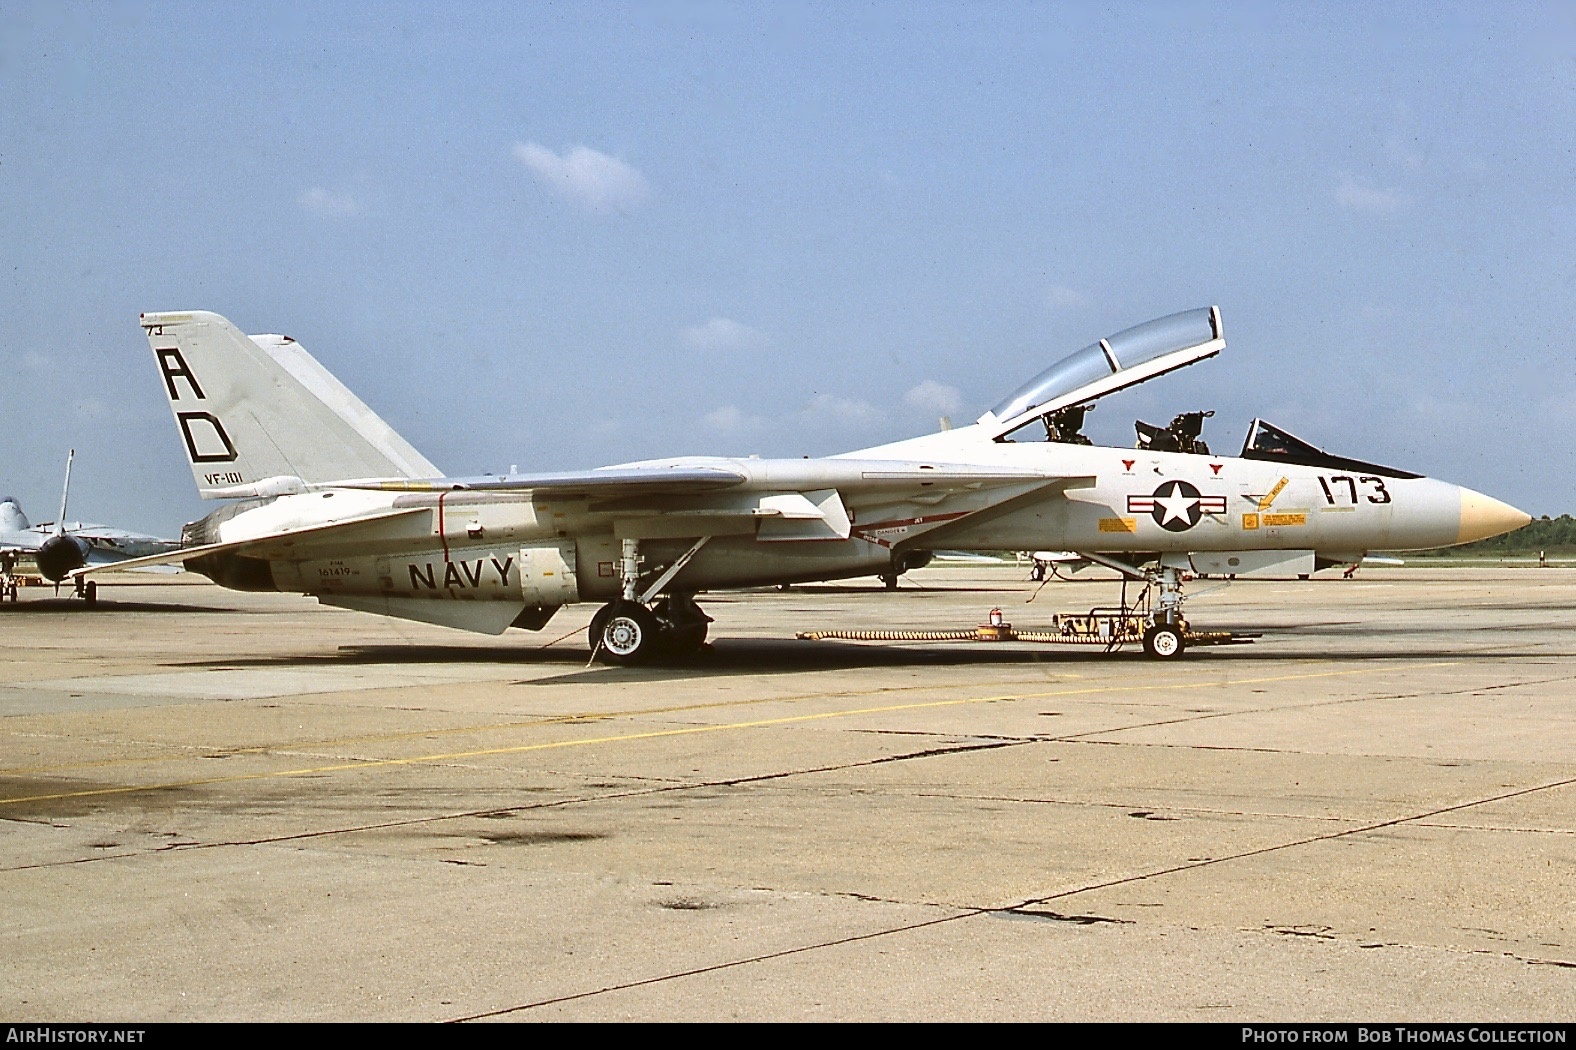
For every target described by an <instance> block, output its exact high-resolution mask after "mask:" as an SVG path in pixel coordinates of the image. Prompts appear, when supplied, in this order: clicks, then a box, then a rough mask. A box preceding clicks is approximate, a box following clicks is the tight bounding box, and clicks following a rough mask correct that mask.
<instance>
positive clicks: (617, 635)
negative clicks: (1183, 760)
mask: <svg viewBox="0 0 1576 1050" xmlns="http://www.w3.org/2000/svg"><path fill="white" fill-rule="evenodd" d="M142 327H143V328H144V330H145V331H146V332H147V336H148V340H149V344H150V346H151V347H152V350H153V357H154V361H155V363H156V364H157V366H158V371H159V378H160V382H161V384H162V385H163V387H164V390H165V393H166V394H167V396H168V397H169V401H170V407H171V410H172V411H173V413H174V418H175V424H176V429H177V432H178V434H179V436H180V440H181V444H182V447H183V449H184V451H185V453H186V456H187V459H188V460H189V461H190V463H191V468H192V474H193V476H194V477H195V479H196V482H197V487H198V489H199V490H200V491H201V494H202V495H203V497H204V498H208V499H217V500H224V501H226V505H225V506H223V507H221V508H220V509H219V510H216V511H214V512H213V513H212V514H209V515H208V516H207V517H205V518H203V519H202V520H200V521H197V522H194V523H192V524H190V525H188V526H187V527H186V529H185V530H184V533H183V537H182V540H183V547H182V549H180V550H179V551H177V552H174V553H173V554H170V555H166V556H164V557H163V558H162V559H160V558H154V559H148V560H149V561H155V560H164V561H180V562H184V563H185V565H186V567H187V568H188V569H191V570H195V571H197V572H200V573H203V574H205V575H207V576H209V577H211V578H212V579H213V580H215V581H216V582H218V583H220V584H222V585H224V586H226V587H232V588H237V589H241V590H260V591H294V592H301V593H304V594H309V595H312V596H314V597H316V598H317V599H318V600H319V601H321V602H323V603H324V604H327V605H333V606H338V607H341V608H346V609H355V610H360V611H362V612H369V613H381V614H383V615H386V616H397V617H404V618H407V619H411V620H420V621H424V622H427V623H434V624H442V625H444V626H448V627H455V628H461V629H465V630H471V631H480V632H486V633H491V634H499V633H502V632H503V631H504V630H505V629H507V628H509V627H523V628H528V629H531V630H538V629H540V628H542V627H543V626H544V625H545V624H546V623H547V622H548V620H549V618H551V617H552V615H553V614H554V613H555V612H556V611H557V610H558V609H559V608H560V607H562V606H564V605H567V604H569V603H571V602H602V603H605V604H603V606H602V608H601V609H600V610H599V611H598V612H597V613H596V615H595V617H594V618H593V619H592V621H591V626H590V644H591V648H592V650H593V652H594V653H595V654H597V655H599V656H600V657H601V658H603V659H605V660H608V661H611V662H614V663H638V662H641V661H645V660H648V659H651V658H653V657H656V656H664V655H680V654H683V653H685V652H690V651H694V650H697V649H699V648H700V647H701V646H702V645H703V644H704V641H705V638H706V633H707V624H708V622H709V617H707V616H706V615H705V614H704V613H703V612H702V611H701V609H700V607H699V606H698V605H697V604H696V602H695V596H696V595H698V594H701V593H703V592H708V591H717V590H724V589H729V588H748V587H762V586H771V585H781V584H791V583H800V582H808V581H815V580H829V579H838V578H848V577H858V576H876V575H880V576H886V577H888V578H890V577H892V576H894V575H896V574H898V573H901V572H903V571H906V570H907V569H909V568H912V567H915V566H918V565H922V564H924V563H925V562H926V561H927V560H928V558H929V556H930V553H929V552H931V551H935V550H948V551H1000V550H1036V549H1041V548H1046V549H1053V550H1066V551H1071V552H1076V553H1077V554H1078V555H1080V556H1082V557H1085V558H1087V559H1089V560H1091V561H1095V562H1098V563H1100V564H1105V565H1109V566H1111V567H1113V568H1116V569H1118V571H1122V572H1124V573H1125V574H1127V575H1128V576H1131V577H1141V578H1143V579H1144V580H1145V581H1147V583H1148V584H1149V591H1151V592H1153V594H1154V595H1155V598H1154V599H1153V601H1152V603H1151V604H1149V605H1148V606H1147V607H1146V612H1145V617H1146V623H1145V627H1146V629H1145V630H1144V648H1145V650H1146V652H1148V653H1149V655H1151V656H1154V657H1160V658H1169V657H1173V656H1176V655H1178V654H1180V653H1181V652H1182V650H1183V648H1184V647H1185V645H1186V644H1187V638H1188V631H1187V622H1186V620H1185V619H1184V617H1183V612H1182V605H1183V600H1184V597H1185V596H1184V593H1183V584H1184V582H1185V581H1186V579H1188V578H1189V577H1190V576H1192V575H1195V574H1217V573H1218V574H1228V573H1229V574H1234V575H1252V574H1254V573H1255V572H1267V571H1275V572H1279V573H1285V574H1291V573H1296V574H1298V575H1304V574H1306V573H1309V572H1312V571H1313V570H1314V569H1315V568H1316V567H1319V566H1322V565H1328V564H1340V563H1345V564H1355V563H1356V562H1357V561H1358V560H1360V559H1361V558H1362V557H1363V555H1364V554H1365V553H1367V552H1370V551H1398V550H1416V549H1423V548H1433V547H1441V546H1448V545H1451V544H1457V543H1466V542H1469V541H1471V540H1476V539H1481V538H1484V537H1488V536H1494V535H1498V534H1499V533H1502V532H1507V531H1509V530H1511V529H1514V528H1517V527H1519V526H1520V525H1522V524H1525V523H1526V522H1527V520H1528V516H1527V515H1526V514H1524V513H1522V512H1521V511H1519V510H1517V509H1515V508H1514V507H1511V506H1508V505H1507V504H1504V503H1501V502H1500V501H1498V500H1495V499H1492V498H1490V497H1488V496H1484V495H1481V494H1479V493H1477V492H1473V491H1471V490H1470V489H1465V488H1460V487H1458V486H1456V485H1451V484H1449V483H1447V482H1443V481H1436V480H1434V479H1431V478H1425V477H1421V476H1419V475H1417V474H1414V473H1410V472H1408V471H1404V470H1395V469H1392V468H1389V467H1382V466H1378V465H1376V464H1373V463H1365V462H1362V461H1360V460H1356V459H1349V458H1345V457H1341V456H1334V455H1329V454H1326V453H1324V452H1322V451H1320V450H1319V449H1317V448H1315V447H1314V446H1312V445H1310V444H1308V443H1306V442H1304V441H1301V440H1299V439H1297V438H1295V437H1293V436H1292V435H1290V434H1288V433H1287V432H1286V431H1284V430H1282V429H1280V428H1277V427H1274V426H1272V425H1270V424H1268V423H1266V422H1264V421H1262V420H1255V421H1254V423H1253V426H1252V428H1251V430H1250V432H1249V434H1248V438H1247V441H1246V443H1245V445H1244V447H1243V449H1242V451H1241V453H1240V454H1239V455H1237V456H1217V455H1212V454H1209V452H1208V450H1207V447H1205V446H1204V445H1203V444H1202V442H1200V441H1198V440H1197V436H1198V429H1197V426H1196V425H1193V424H1194V423H1196V422H1197V420H1189V419H1188V418H1187V417H1181V418H1180V419H1179V421H1178V423H1179V425H1178V426H1175V427H1172V428H1165V429H1162V428H1158V427H1149V428H1148V429H1147V431H1146V430H1145V428H1144V427H1143V426H1141V427H1140V428H1139V430H1140V442H1139V444H1140V446H1141V447H1139V448H1106V447H1100V446H1095V445H1092V444H1089V443H1088V442H1087V439H1084V438H1083V437H1082V435H1081V434H1079V433H1078V432H1077V431H1078V427H1077V425H1076V424H1077V422H1078V421H1079V420H1080V419H1081V416H1082V412H1083V411H1085V410H1086V408H1087V406H1089V405H1091V404H1092V403H1093V402H1094V401H1095V400H1097V399H1098V398H1101V397H1103V396H1105V395H1107V394H1110V393H1112V392H1114V391H1117V390H1120V389H1123V388H1125V387H1128V386H1131V385H1133V384H1135V383H1139V382H1143V381H1144V380H1147V379H1151V378H1154V377H1155V376H1158V375H1161V374H1163V373H1166V372H1169V371H1172V370H1174V369H1177V368H1180V367H1183V366H1185V365H1188V364H1192V363H1194V362H1196V361H1200V360H1203V359H1205V358H1208V357H1212V356H1214V355H1215V354H1218V353H1219V352H1220V351H1221V350H1222V349H1223V348H1224V347H1225V345H1226V344H1225V337H1224V332H1223V329H1222V326H1221V319H1220V312H1219V310H1218V309H1216V308H1214V307H1210V308H1206V309H1198V310H1191V311H1187V312H1185V313H1179V314H1174V315H1172V316H1169V317H1164V318H1161V319H1159V320H1156V321H1150V322H1148V323H1147V324H1142V325H1139V326H1137V327H1135V328H1130V329H1127V330H1126V331H1123V332H1121V333H1118V334H1117V335H1113V336H1110V337H1109V338H1106V339H1101V340H1099V341H1098V342H1096V343H1093V344H1091V345H1090V346H1088V347H1085V348H1084V349H1083V350H1080V351H1078V352H1077V353H1075V354H1072V355H1070V356H1068V357H1066V358H1064V359H1062V360H1060V361H1058V362H1057V363H1056V364H1054V365H1052V366H1051V367H1050V368H1049V369H1047V370H1046V371H1045V372H1043V373H1041V374H1040V375H1039V376H1037V377H1035V378H1034V379H1033V380H1031V381H1030V382H1029V383H1027V384H1025V385H1024V386H1023V387H1022V388H1021V389H1019V390H1018V391H1016V392H1015V393H1013V394H1012V395H1011V396H1010V397H1008V398H1007V399H1006V400H1004V401H1002V402H1001V404H999V405H997V406H996V407H995V408H993V409H991V410H990V411H988V412H986V413H985V414H984V415H982V416H980V418H979V420H978V422H976V423H974V424H972V425H970V426H965V427H960V428H957V429H951V430H944V431H942V432H940V433H935V434H930V435H928V436H923V437H917V438H912V439H909V440H906V441H898V442H895V443H893V444H888V445H881V446H878V447H875V448H867V449H862V450H859V451H856V452H848V453H843V454H841V455H834V456H828V457H825V458H819V459H808V458H806V459H753V458H752V459H727V458H692V457H685V458H674V459H660V460H649V461H645V462H638V463H626V464H621V465H618V466H611V467H602V468H599V469H595V470H586V471H575V472H562V473H534V474H521V473H513V472H511V473H509V474H507V475H502V476H491V475H489V476H483V477H470V478H450V477H444V476H443V475H442V473H441V472H440V471H439V470H438V469H437V468H436V467H434V466H433V465H432V464H431V463H429V462H428V461H427V460H426V459H425V458H424V457H423V456H422V455H421V454H420V453H419V452H417V451H416V450H415V449H414V448H413V447H411V445H410V444H408V443H407V442H406V441H405V440H404V439H403V438H401V437H400V436H399V435H398V434H396V433H395V432H394V430H393V429H392V428H391V427H390V426H389V425H388V424H387V423H385V422H384V421H383V420H381V419H380V418H378V416H377V415H375V414H374V413H373V412H372V411H371V409H369V408H368V407H367V406H366V405H365V404H363V403H362V402H361V401H360V400H359V399H358V398H357V397H356V396H355V395H354V394H352V393H351V392H350V391H349V390H347V389H346V388H345V387H344V386H343V385H341V384H340V383H339V381H338V380H336V379H335V378H334V377H333V376H332V375H330V374H329V373H328V371H327V370H326V369H324V368H323V366H321V365H320V364H318V362H317V361H316V360H314V359H313V358H312V357H311V356H309V355H308V354H307V353H306V351H305V350H303V349H302V348H301V346H300V345H299V344H298V343H296V342H295V341H294V340H292V339H289V338H287V337H284V336H278V335H257V336H247V335H244V334H242V333H241V331H240V330H239V329H237V328H236V327H235V326H234V325H232V324H231V323H230V322H229V321H226V320H225V319H224V318H223V317H220V316H218V315H217V314H212V313H204V312H189V313H149V314H144V315H143V316H142ZM88 571H92V570H88ZM1146 593H1147V592H1146Z"/></svg>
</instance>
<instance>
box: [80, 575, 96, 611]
mask: <svg viewBox="0 0 1576 1050" xmlns="http://www.w3.org/2000/svg"><path fill="white" fill-rule="evenodd" d="M82 600H83V601H85V602H87V603H88V604H89V605H92V604H93V603H94V602H96V601H98V583H97V581H94V580H89V581H88V583H87V586H86V587H84V588H82Z"/></svg>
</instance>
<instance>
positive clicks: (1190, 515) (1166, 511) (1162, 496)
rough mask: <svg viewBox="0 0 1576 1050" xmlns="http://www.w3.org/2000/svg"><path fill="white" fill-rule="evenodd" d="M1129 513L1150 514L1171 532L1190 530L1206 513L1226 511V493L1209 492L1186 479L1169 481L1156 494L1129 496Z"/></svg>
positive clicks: (1162, 484) (1157, 523)
mask: <svg viewBox="0 0 1576 1050" xmlns="http://www.w3.org/2000/svg"><path fill="white" fill-rule="evenodd" d="M1127 512H1128V513H1129V514H1148V515H1150V516H1152V517H1153V518H1154V519H1155V524H1156V525H1159V526H1160V527H1161V528H1162V529H1165V530H1167V531H1168V532H1186V531H1187V530H1188V529H1191V528H1192V527H1193V526H1195V525H1197V524H1198V523H1199V520H1200V519H1201V518H1203V517H1204V515H1206V514H1224V513H1226V497H1225V496H1206V495H1204V494H1203V493H1201V492H1199V490H1198V489H1197V488H1195V487H1194V486H1193V485H1191V484H1189V483H1188V482H1186V481H1167V482H1163V483H1161V485H1160V487H1159V488H1157V489H1155V492H1154V495H1152V496H1129V497H1127Z"/></svg>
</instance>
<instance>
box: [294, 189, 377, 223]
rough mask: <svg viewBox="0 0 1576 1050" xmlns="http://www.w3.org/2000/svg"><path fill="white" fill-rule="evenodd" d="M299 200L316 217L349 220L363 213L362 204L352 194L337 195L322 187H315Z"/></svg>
mask: <svg viewBox="0 0 1576 1050" xmlns="http://www.w3.org/2000/svg"><path fill="white" fill-rule="evenodd" d="M297 200H298V201H299V202H300V204H301V207H303V208H305V209H306V210H307V211H309V212H312V213H313V214H314V215H324V216H327V217H328V218H331V219H348V218H349V217H350V216H352V215H355V214H356V213H357V212H359V211H361V203H360V202H359V201H357V200H356V198H354V197H352V196H351V195H350V194H348V193H335V192H334V191H333V190H325V189H324V188H323V187H321V186H313V187H312V188H311V189H309V190H307V191H306V192H304V193H302V194H301V196H300V197H299V198H297Z"/></svg>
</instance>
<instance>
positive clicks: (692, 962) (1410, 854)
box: [0, 563, 1576, 1021]
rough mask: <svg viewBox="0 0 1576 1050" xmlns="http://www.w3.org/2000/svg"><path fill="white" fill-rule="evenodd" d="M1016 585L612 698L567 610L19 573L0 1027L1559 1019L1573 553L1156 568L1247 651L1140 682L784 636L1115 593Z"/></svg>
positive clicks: (923, 587)
mask: <svg viewBox="0 0 1576 1050" xmlns="http://www.w3.org/2000/svg"><path fill="white" fill-rule="evenodd" d="M1026 577H1027V571H1026V570H1017V569H1014V568H1012V567H1008V566H1004V567H1000V568H993V567H990V566H982V565H973V564H971V565H968V566H966V567H949V566H947V565H945V564H944V563H942V564H938V565H936V566H934V567H931V568H928V569H925V570H921V571H918V572H915V573H911V574H910V575H909V576H908V577H906V578H905V580H904V583H903V586H902V587H900V588H899V589H898V590H897V591H896V592H893V593H887V592H885V591H884V590H883V589H882V587H881V585H880V583H879V582H877V581H874V580H872V581H850V582H848V583H846V584H840V585H825V586H805V587H796V588H793V589H792V590H789V591H786V592H779V591H763V592H756V593H750V594H731V595H715V596H709V598H703V605H704V606H705V608H706V609H707V611H708V612H709V613H711V615H713V616H714V617H715V618H716V623H715V624H714V627H713V638H714V639H715V640H716V642H715V645H714V647H713V650H712V652H711V653H709V654H708V655H707V656H706V657H704V658H703V659H700V660H698V661H695V662H693V663H689V664H686V665H683V666H674V667H654V668H645V669H616V668H604V667H588V666H587V665H586V658H587V655H588V654H587V651H586V648H585V643H584V633H583V630H581V628H583V627H584V625H585V623H586V622H587V621H588V620H589V619H590V616H591V613H592V612H593V611H594V607H593V606H583V607H571V608H568V609H565V610H563V611H562V612H561V613H560V614H559V616H558V617H557V618H556V619H554V620H553V621H552V622H551V623H550V624H549V625H548V628H547V629H546V630H545V631H543V632H542V633H541V634H539V635H537V634H528V633H524V632H511V633H510V634H508V635H506V636H504V637H502V638H485V637H475V636H469V635H463V634H456V633H453V632H448V631H445V630H443V629H441V628H435V627H427V626H424V625H420V624H413V623H404V622H400V621H392V620H385V619H377V618H373V617H367V616H362V615H359V614H356V613H349V612H343V611H338V610H333V609H325V608H321V607H319V606H317V605H316V604H315V603H313V602H312V601H310V600H308V599H305V598H300V597H295V596H287V595H246V594H236V593H231V592H226V591H222V590H220V589H218V588H215V587H211V586H209V585H206V584H203V583H200V582H197V581H195V580H193V579H187V578H185V577H180V578H175V579H173V580H172V579H171V578H168V577H157V578H150V577H132V576H130V575H127V576H126V577H124V578H122V579H121V580H119V581H118V582H117V583H112V584H108V585H106V586H105V587H104V590H103V591H102V594H103V602H102V603H101V605H100V606H99V607H98V608H94V609H84V608H79V607H74V606H73V604H72V603H71V602H68V601H65V600H59V601H56V600H53V599H50V598H48V597H46V596H43V595H40V594H39V593H38V592H29V591H26V590H24V592H23V596H22V599H23V600H22V601H21V602H20V603H18V604H17V605H15V606H0V631H3V637H4V646H5V650H4V660H3V661H0V902H3V905H0V958H4V959H5V960H6V964H5V966H4V967H3V969H0V1016H4V1017H5V1018H6V1019H7V1020H18V1021H46V1020H60V1021H67V1020H83V1021H87V1020H126V1021H134V1020H142V1021H160V1020H166V1021H168V1020H209V1019H213V1020H317V1019H344V1020H476V1021H482V1020H527V1021H529V1020H622V1019H630V1020H731V1019H740V1020H785V1019H804V1020H1025V1019H1027V1020H1208V1021H1261V1020H1262V1021H1278V1020H1288V1021H1289V1020H1302V1021H1312V1020H1330V1021H1344V1020H1361V1021H1405V1020H1419V1021H1447V1020H1456V1021H1534V1020H1546V1021H1548V1020H1552V1021H1558V1020H1565V1021H1568V1020H1570V1019H1571V1017H1572V1016H1573V1014H1576V707H1573V704H1572V701H1571V697H1572V695H1576V690H1573V688H1572V683H1573V681H1576V623H1573V622H1572V618H1571V617H1570V615H1569V608H1570V605H1571V598H1570V596H1571V594H1572V593H1576V571H1572V570H1563V569H1548V570H1536V569H1502V568H1488V567H1483V568H1456V569H1438V570H1435V569H1413V568H1403V569H1390V570H1384V571H1370V570H1364V572H1363V573H1362V574H1361V575H1360V576H1359V577H1358V578H1357V579H1356V580H1341V579H1339V578H1335V579H1314V580H1310V581H1306V582H1301V581H1284V582H1277V581H1266V582H1248V581H1241V582H1238V583H1236V584H1234V585H1232V586H1230V587H1227V588H1223V589H1217V590H1213V591H1210V592H1209V593H1207V594H1205V593H1203V590H1204V588H1203V587H1202V586H1200V587H1198V588H1197V589H1198V591H1199V596H1198V597H1197V598H1196V599H1194V600H1193V601H1191V602H1190V603H1189V614H1190V617H1191V619H1192V620H1193V621H1194V622H1195V623H1197V624H1198V625H1199V626H1200V627H1203V628H1206V629H1227V630H1237V631H1262V632H1264V637H1263V638H1261V639H1260V640H1259V641H1258V642H1257V643H1255V644H1253V645H1249V646H1238V647H1227V648H1215V649H1198V650H1194V651H1190V652H1189V653H1187V654H1186V655H1185V656H1184V657H1183V658H1182V659H1181V660H1180V661H1177V662H1172V663H1166V664H1156V663H1151V662H1148V661H1146V660H1144V659H1143V658H1142V657H1141V655H1139V654H1137V653H1133V652H1124V653H1117V654H1113V655H1110V656H1106V655H1103V654H1100V653H1099V652H1097V651H1094V650H1089V649H1079V648H1061V647H1048V646H1044V645H1031V644H1019V643H935V642H921V643H902V644H897V643H880V644H875V643H868V644H867V643H848V642H800V641H795V640H793V635H794V632H795V631H798V630H808V629H831V628H845V629H854V630H860V629H864V630H873V629H883V628H914V629H931V630H938V629H944V628H955V627H969V626H973V625H975V624H977V623H979V622H982V621H983V619H984V617H985V614H986V613H987V612H988V611H989V610H990V609H991V608H992V607H993V606H1000V607H1001V608H1002V609H1003V610H1004V611H1005V612H1006V613H1007V617H1008V619H1009V620H1011V621H1014V622H1016V623H1018V624H1020V625H1021V626H1025V627H1032V626H1034V625H1036V624H1041V623H1044V622H1045V620H1047V619H1048V618H1049V615H1050V613H1051V612H1053V611H1082V610H1086V609H1088V608H1089V607H1090V606H1093V605H1099V604H1108V603H1110V602H1111V601H1112V600H1113V599H1114V595H1115V589H1116V588H1115V584H1114V583H1112V582H1110V581H1109V580H1104V579H1099V578H1097V577H1093V576H1091V578H1089V579H1085V578H1083V577H1082V576H1080V577H1079V578H1077V579H1075V580H1073V581H1058V582H1055V583H1053V584H1051V585H1050V586H1048V587H1046V588H1045V589H1043V590H1039V591H1038V593H1037V594H1036V586H1035V585H1034V584H1032V583H1030V582H1029V581H1028V580H1027V578H1026ZM1337 577H1338V574H1337ZM1031 597H1032V599H1033V600H1032V602H1030V599H1031ZM566 633H567V634H566ZM548 643H552V644H548Z"/></svg>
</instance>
